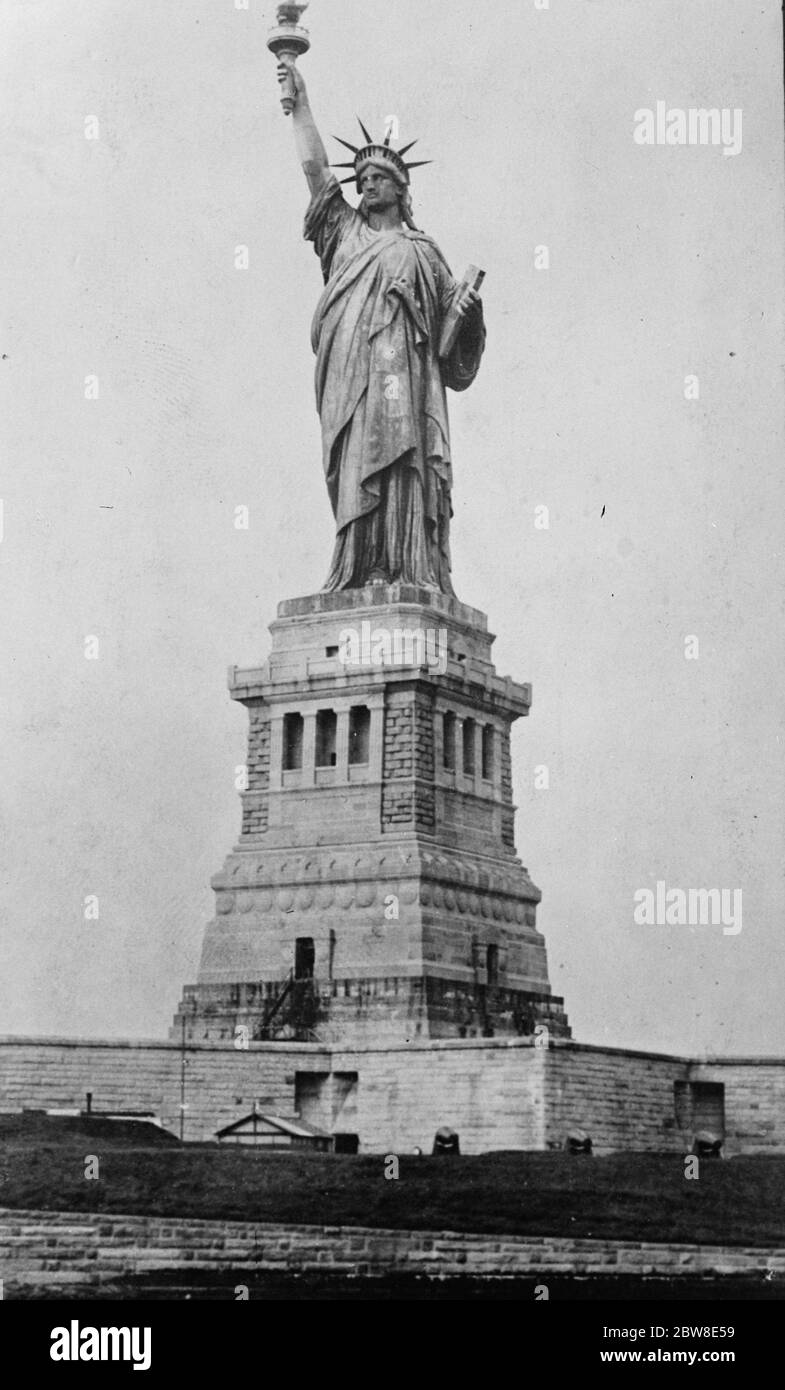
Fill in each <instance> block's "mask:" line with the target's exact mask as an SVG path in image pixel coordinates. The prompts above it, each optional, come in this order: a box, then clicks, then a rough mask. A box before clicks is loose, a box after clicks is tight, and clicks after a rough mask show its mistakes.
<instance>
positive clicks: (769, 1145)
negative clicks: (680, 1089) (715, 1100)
mask: <svg viewBox="0 0 785 1390" xmlns="http://www.w3.org/2000/svg"><path fill="white" fill-rule="evenodd" d="M688 1079H689V1080H690V1081H692V1082H695V1081H697V1082H706V1081H708V1082H720V1083H721V1084H722V1085H723V1086H724V1087H725V1136H726V1138H725V1147H726V1150H727V1151H728V1152H732V1151H733V1150H741V1151H742V1152H744V1153H767V1152H769V1153H770V1152H780V1153H781V1152H782V1150H783V1148H785V1066H783V1065H782V1063H781V1062H779V1061H767V1060H761V1061H760V1062H758V1063H757V1064H756V1065H754V1066H751V1065H750V1064H749V1063H748V1062H743V1061H742V1062H734V1061H730V1060H729V1061H727V1062H722V1063H720V1064H716V1063H715V1064H713V1065H712V1064H711V1063H708V1062H707V1063H703V1062H694V1063H693V1064H692V1065H691V1066H690V1068H689V1078H688Z"/></svg>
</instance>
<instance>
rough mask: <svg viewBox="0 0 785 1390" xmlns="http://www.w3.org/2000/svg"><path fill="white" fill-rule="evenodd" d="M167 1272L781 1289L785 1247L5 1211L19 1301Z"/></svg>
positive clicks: (0, 1229) (7, 1266) (4, 1235)
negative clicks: (764, 1284) (623, 1279)
mask: <svg viewBox="0 0 785 1390" xmlns="http://www.w3.org/2000/svg"><path fill="white" fill-rule="evenodd" d="M163 1270H167V1271H170V1272H174V1271H179V1272H180V1273H181V1275H182V1279H183V1283H184V1284H185V1285H187V1284H188V1282H189V1281H190V1280H192V1279H193V1276H194V1274H195V1273H196V1272H197V1271H204V1270H208V1271H209V1272H210V1274H211V1275H212V1276H213V1282H214V1283H215V1284H220V1283H221V1280H222V1278H223V1277H224V1276H225V1278H226V1282H227V1288H226V1296H227V1299H233V1298H235V1297H236V1288H237V1284H238V1282H239V1281H238V1278H237V1276H238V1274H239V1273H240V1272H242V1273H243V1274H244V1275H245V1278H246V1283H247V1287H248V1290H249V1294H250V1296H251V1297H253V1277H254V1275H261V1274H265V1273H269V1272H275V1273H278V1274H282V1273H287V1272H291V1273H295V1272H298V1273H302V1272H305V1271H310V1270H317V1271H318V1272H319V1273H320V1274H322V1275H324V1274H333V1275H341V1274H346V1273H352V1274H358V1275H364V1276H366V1277H368V1276H370V1277H374V1276H380V1275H389V1274H390V1273H396V1274H417V1275H430V1276H431V1277H432V1278H444V1277H445V1276H452V1277H455V1276H462V1277H467V1276H468V1277H475V1278H476V1277H478V1276H480V1277H482V1276H485V1277H488V1276H491V1277H494V1276H495V1277H497V1278H505V1277H507V1278H512V1277H515V1278H518V1279H521V1278H526V1277H527V1276H531V1279H532V1284H533V1285H534V1284H535V1283H539V1282H547V1279H548V1277H549V1276H550V1277H552V1278H553V1277H557V1276H564V1275H570V1276H573V1277H575V1276H583V1277H586V1276H592V1275H594V1276H598V1277H605V1278H608V1277H609V1276H614V1275H620V1274H628V1275H633V1276H641V1275H653V1274H654V1275H659V1276H660V1277H671V1278H672V1277H681V1278H683V1277H685V1276H687V1277H692V1278H696V1277H702V1276H703V1277H708V1276H712V1275H715V1276H716V1275H742V1274H743V1275H756V1274H757V1275H759V1276H760V1277H761V1278H766V1279H767V1280H768V1281H769V1283H771V1281H772V1279H773V1280H775V1281H776V1283H777V1285H778V1286H779V1285H781V1284H782V1283H783V1282H785V1250H783V1249H780V1248H775V1247H772V1248H766V1247H763V1248H758V1249H756V1248H752V1247H737V1246H719V1245H702V1246H701V1245H659V1244H654V1243H652V1242H638V1241H606V1240H585V1239H584V1240H578V1239H575V1240H569V1239H565V1238H556V1237H551V1236H497V1235H474V1234H461V1233H457V1232H451V1231H393V1230H373V1229H370V1228H368V1227H364V1226H332V1227H325V1226H296V1225H273V1224H267V1223H262V1222H250V1221H249V1222H245V1221H199V1220H195V1219H190V1218H183V1217H161V1216H116V1215H112V1214H111V1213H108V1212H107V1213H102V1214H101V1215H97V1214H94V1213H92V1212H90V1213H85V1212H78V1213H77V1212H51V1211H12V1210H10V1209H9V1208H0V1274H1V1275H2V1277H3V1282H4V1295H5V1297H6V1298H7V1299H8V1298H10V1299H13V1298H14V1297H18V1296H20V1295H23V1294H24V1293H25V1292H29V1291H30V1290H31V1289H36V1290H43V1289H46V1290H51V1291H53V1292H54V1291H58V1292H64V1291H65V1290H66V1289H67V1290H68V1291H69V1293H71V1294H72V1295H76V1296H79V1293H80V1291H81V1290H85V1291H90V1290H95V1289H98V1288H100V1287H101V1286H104V1287H105V1286H107V1285H108V1286H110V1287H111V1285H112V1284H117V1283H118V1282H119V1281H121V1280H123V1279H127V1278H128V1277H129V1276H132V1275H136V1276H139V1275H153V1276H155V1275H158V1276H160V1273H161V1271H163Z"/></svg>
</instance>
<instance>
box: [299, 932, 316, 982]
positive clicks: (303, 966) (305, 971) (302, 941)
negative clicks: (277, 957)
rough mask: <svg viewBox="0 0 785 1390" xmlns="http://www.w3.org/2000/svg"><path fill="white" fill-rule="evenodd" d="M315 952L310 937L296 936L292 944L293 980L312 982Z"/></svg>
mask: <svg viewBox="0 0 785 1390" xmlns="http://www.w3.org/2000/svg"><path fill="white" fill-rule="evenodd" d="M315 959H316V951H315V949H314V944H313V937H312V936H298V938H297V940H296V941H295V943H294V978H295V980H312V979H313V967H314V960H315Z"/></svg>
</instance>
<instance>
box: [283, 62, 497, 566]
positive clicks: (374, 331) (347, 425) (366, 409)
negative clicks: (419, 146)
mask: <svg viewBox="0 0 785 1390" xmlns="http://www.w3.org/2000/svg"><path fill="white" fill-rule="evenodd" d="M278 76H279V80H280V81H281V84H282V87H284V88H285V90H287V91H288V93H289V97H288V108H289V109H290V110H291V114H292V119H293V123H294V132H295V140H296V145H297V151H298V154H299V157H300V161H301V163H302V167H303V170H304V172H305V176H306V179H307V181H308V186H309V189H310V192H311V202H310V206H309V208H308V211H307V213H306V217H305V237H306V239H307V240H308V241H311V242H313V245H314V249H315V250H316V252H317V254H318V256H319V258H320V261H321V266H322V273H323V276H324V281H325V289H324V293H323V294H322V297H321V299H320V300H319V304H318V306H317V309H316V313H315V315H314V320H313V329H312V345H313V349H314V352H315V354H316V403H317V408H318V411H319V416H320V419H321V426H322V443H323V462H324V471H325V475H326V479H327V490H328V493H329V497H330V502H331V504H332V509H333V513H334V515H335V524H336V541H335V550H334V553H333V559H332V564H331V567H330V572H329V574H328V576H327V579H326V580H325V583H324V586H323V587H324V589H325V590H335V589H354V588H360V587H362V586H363V585H365V584H369V583H374V582H384V583H394V582H397V581H401V582H404V583H408V584H416V585H420V586H422V587H424V588H429V589H433V590H437V591H441V592H442V593H445V594H451V593H452V592H453V588H452V583H451V580H450V543H449V530H450V518H451V516H452V507H451V501H450V497H451V491H452V463H451V457H450V435H449V424H448V418H447V397H446V387H448V386H449V387H450V388H451V389H452V390H453V391H464V390H465V389H466V387H467V386H469V385H471V383H472V381H473V380H474V378H475V376H476V374H477V371H478V369H479V365H480V359H481V357H482V353H483V348H484V345H485V327H484V322H483V312H482V303H481V301H480V298H479V295H478V293H477V291H476V289H475V288H474V287H473V286H472V284H471V283H468V282H466V281H464V282H460V283H459V282H456V280H454V278H453V276H452V275H451V273H450V269H449V266H448V265H447V262H446V261H445V259H444V256H443V255H442V253H441V251H440V250H439V248H438V246H437V245H436V243H435V242H434V241H433V240H432V238H431V237H429V236H426V235H425V233H424V232H421V231H419V230H418V229H417V227H416V226H415V224H414V221H413V216H412V202H411V196H410V191H409V187H410V185H409V169H410V168H415V167H417V165H416V164H414V163H411V164H407V163H406V161H405V159H404V155H405V154H406V153H407V152H408V151H409V150H410V149H411V147H412V145H411V144H410V145H407V146H406V147H405V148H404V149H402V150H399V151H396V150H395V149H393V148H392V145H391V137H390V135H389V134H388V135H387V137H386V138H385V140H384V142H383V143H379V144H377V143H375V142H374V141H373V140H372V139H371V137H370V135H369V134H368V132H367V130H366V129H365V127H364V126H362V123H360V125H361V129H362V132H363V137H364V144H363V145H361V146H359V147H356V146H354V145H350V144H348V142H346V141H341V142H340V143H341V144H344V145H346V146H347V148H348V149H349V150H350V151H351V152H352V156H353V157H352V160H351V162H347V163H346V164H344V165H342V166H339V167H343V168H349V169H352V170H353V172H352V174H351V175H350V177H349V178H348V179H343V180H342V182H343V183H354V184H355V185H356V189H357V192H358V194H359V195H360V203H359V206H358V207H357V208H356V209H355V208H353V207H351V206H350V205H349V203H348V202H347V201H346V200H345V198H344V196H343V193H342V191H341V187H340V184H339V182H338V179H337V178H336V176H335V174H333V173H332V171H331V168H330V165H329V163H328V159H327V154H326V152H325V148H324V145H323V143H322V140H321V137H320V135H319V132H318V130H317V128H316V124H315V122H314V119H313V116H312V114H311V109H310V105H309V102H308V95H307V92H306V88H305V83H304V81H303V78H302V76H301V74H300V72H299V70H298V69H297V67H296V66H295V64H294V61H289V60H286V59H285V58H284V57H283V55H281V61H280V63H279V67H278ZM413 143H414V142H412V144H413ZM450 327H451V328H452V332H446V331H445V330H446V328H447V329H449V328H450ZM445 340H447V346H445Z"/></svg>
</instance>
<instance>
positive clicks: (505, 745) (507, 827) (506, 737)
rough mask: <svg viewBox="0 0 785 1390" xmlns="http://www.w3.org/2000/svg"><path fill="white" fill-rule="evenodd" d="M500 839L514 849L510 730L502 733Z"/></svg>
mask: <svg viewBox="0 0 785 1390" xmlns="http://www.w3.org/2000/svg"><path fill="white" fill-rule="evenodd" d="M501 773H502V841H503V843H504V844H505V845H507V846H508V848H509V849H515V811H514V809H513V804H512V754H511V752H510V730H509V728H507V729H505V731H504V734H503V735H502V759H501Z"/></svg>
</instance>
